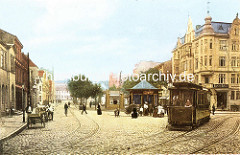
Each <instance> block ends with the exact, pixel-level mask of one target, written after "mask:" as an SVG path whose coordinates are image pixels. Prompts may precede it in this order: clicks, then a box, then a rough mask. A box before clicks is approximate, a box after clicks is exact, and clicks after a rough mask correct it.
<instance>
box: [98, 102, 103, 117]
mask: <svg viewBox="0 0 240 155" xmlns="http://www.w3.org/2000/svg"><path fill="white" fill-rule="evenodd" d="M97 114H98V115H102V110H101V106H100V103H98V106H97Z"/></svg>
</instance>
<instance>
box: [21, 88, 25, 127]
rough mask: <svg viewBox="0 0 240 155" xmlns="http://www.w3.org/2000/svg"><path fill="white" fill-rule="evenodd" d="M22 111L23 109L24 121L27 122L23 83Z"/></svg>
mask: <svg viewBox="0 0 240 155" xmlns="http://www.w3.org/2000/svg"><path fill="white" fill-rule="evenodd" d="M22 111H23V123H25V103H24V85H22Z"/></svg>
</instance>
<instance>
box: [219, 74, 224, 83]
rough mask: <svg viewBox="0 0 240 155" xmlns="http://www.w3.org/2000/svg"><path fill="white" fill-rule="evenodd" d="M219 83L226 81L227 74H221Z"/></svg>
mask: <svg viewBox="0 0 240 155" xmlns="http://www.w3.org/2000/svg"><path fill="white" fill-rule="evenodd" d="M219 83H225V74H219Z"/></svg>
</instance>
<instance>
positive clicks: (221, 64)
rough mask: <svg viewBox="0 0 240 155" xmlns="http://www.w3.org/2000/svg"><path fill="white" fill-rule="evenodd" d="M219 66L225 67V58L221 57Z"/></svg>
mask: <svg viewBox="0 0 240 155" xmlns="http://www.w3.org/2000/svg"><path fill="white" fill-rule="evenodd" d="M219 66H222V67H224V66H225V57H224V56H221V57H219Z"/></svg>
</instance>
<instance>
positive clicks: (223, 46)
mask: <svg viewBox="0 0 240 155" xmlns="http://www.w3.org/2000/svg"><path fill="white" fill-rule="evenodd" d="M219 45H220V46H219V50H222V51H226V50H227V41H226V40H220V43H219Z"/></svg>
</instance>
